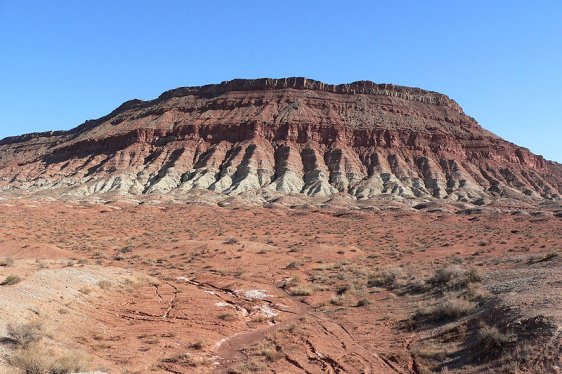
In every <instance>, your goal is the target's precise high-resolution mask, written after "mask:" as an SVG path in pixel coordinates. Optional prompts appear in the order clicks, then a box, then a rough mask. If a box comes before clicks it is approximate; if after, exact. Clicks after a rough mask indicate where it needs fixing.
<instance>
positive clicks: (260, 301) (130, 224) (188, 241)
mask: <svg viewBox="0 0 562 374" xmlns="http://www.w3.org/2000/svg"><path fill="white" fill-rule="evenodd" d="M464 213H466V212H464ZM561 222H562V221H561V220H560V218H556V217H555V216H554V215H552V214H541V213H540V212H539V213H536V212H535V213H534V214H523V213H521V212H519V214H508V213H501V212H493V211H489V212H485V213H483V214H457V213H452V212H446V211H438V212H434V213H430V212H420V211H415V210H411V209H395V210H393V209H389V210H380V211H374V210H346V211H337V210H335V209H334V208H316V207H308V208H306V209H290V208H286V207H281V206H279V207H277V206H274V205H272V206H270V208H269V209H268V208H264V207H243V206H236V207H234V206H230V207H218V206H213V205H209V206H203V205H197V204H192V205H180V204H157V205H152V204H150V203H146V204H142V205H133V204H126V203H113V204H105V205H94V204H79V203H62V202H38V201H26V200H12V201H4V202H2V204H1V205H0V225H1V227H2V230H1V231H0V261H4V262H3V263H2V264H3V266H0V281H1V280H3V279H5V278H7V277H8V276H9V275H17V276H19V277H20V281H19V282H18V283H17V284H13V285H3V286H0V316H1V319H0V333H2V334H4V335H5V333H6V326H7V324H8V323H25V322H28V321H31V320H38V321H40V322H41V323H42V324H43V325H44V326H45V327H44V329H45V330H47V331H48V333H47V334H46V336H45V337H44V338H43V340H44V342H46V344H47V343H48V345H49V346H50V347H56V349H59V350H61V351H62V350H74V351H78V352H81V354H84V355H86V356H87V357H88V360H87V361H88V362H89V366H90V368H91V369H98V370H101V371H103V372H111V373H125V372H127V373H146V372H154V373H160V372H161V373H245V372H266V373H373V374H374V373H428V372H432V371H437V372H439V371H441V372H447V370H448V372H462V373H472V372H524V373H550V372H552V373H556V372H560V367H561V364H560V347H561V345H560V333H559V330H560V322H561V320H562V311H561V309H560V305H561V304H560V302H561V294H562V293H561V292H560V286H561V284H562V273H561V271H560V269H561V267H560V262H561V261H560V251H561V248H562V223H561ZM439 269H441V270H439ZM443 269H445V270H443ZM4 343H5V342H4ZM4 343H0V357H2V359H1V360H0V369H1V368H2V365H3V367H5V368H6V369H8V367H9V366H10V365H9V363H10V361H9V355H10V354H11V353H12V352H14V350H15V349H16V348H14V347H13V346H12V345H10V344H7V343H6V344H4Z"/></svg>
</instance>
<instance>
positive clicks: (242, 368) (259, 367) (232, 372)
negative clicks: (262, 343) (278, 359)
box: [228, 360, 265, 374]
mask: <svg viewBox="0 0 562 374" xmlns="http://www.w3.org/2000/svg"><path fill="white" fill-rule="evenodd" d="M263 370H265V365H264V364H263V363H261V362H257V361H254V360H249V361H246V362H244V363H242V364H239V365H237V366H235V367H232V368H229V369H228V374H244V373H251V372H260V371H263Z"/></svg>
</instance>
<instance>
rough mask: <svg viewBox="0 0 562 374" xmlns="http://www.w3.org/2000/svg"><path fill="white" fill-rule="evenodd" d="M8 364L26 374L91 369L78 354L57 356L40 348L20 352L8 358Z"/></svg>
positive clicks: (34, 347)
mask: <svg viewBox="0 0 562 374" xmlns="http://www.w3.org/2000/svg"><path fill="white" fill-rule="evenodd" d="M7 361H8V363H9V364H10V365H11V366H14V367H16V368H18V369H20V370H21V371H22V372H23V373H25V374H68V373H78V372H84V371H87V370H88V369H89V365H90V363H89V361H88V360H87V359H86V358H85V357H84V356H82V355H80V354H78V353H67V354H64V355H56V354H54V353H53V352H52V351H49V350H46V349H44V348H42V347H38V346H34V345H32V346H29V347H26V348H24V349H21V350H18V351H17V352H15V353H14V354H13V355H12V356H11V357H9V358H8V360H7Z"/></svg>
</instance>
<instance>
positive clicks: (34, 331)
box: [7, 322, 43, 347]
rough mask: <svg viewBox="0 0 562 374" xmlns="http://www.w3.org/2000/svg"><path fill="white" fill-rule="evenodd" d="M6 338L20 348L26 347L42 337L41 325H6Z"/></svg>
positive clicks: (33, 323)
mask: <svg viewBox="0 0 562 374" xmlns="http://www.w3.org/2000/svg"><path fill="white" fill-rule="evenodd" d="M7 330H8V338H9V339H10V340H12V341H13V342H14V343H15V344H17V345H18V346H21V347H27V346H29V345H30V344H32V343H35V342H37V341H39V340H41V338H42V337H43V332H42V325H41V323H39V322H31V323H22V324H17V325H14V324H11V323H10V324H8V327H7Z"/></svg>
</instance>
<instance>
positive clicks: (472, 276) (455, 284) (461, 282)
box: [427, 265, 482, 290]
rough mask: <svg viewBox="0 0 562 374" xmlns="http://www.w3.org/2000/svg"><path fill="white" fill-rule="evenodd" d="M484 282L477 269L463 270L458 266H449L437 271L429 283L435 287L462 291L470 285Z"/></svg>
mask: <svg viewBox="0 0 562 374" xmlns="http://www.w3.org/2000/svg"><path fill="white" fill-rule="evenodd" d="M480 281H482V277H481V276H480V274H479V273H478V271H477V270H476V269H468V270H463V269H461V268H460V267H459V266H458V265H449V266H447V267H444V268H441V269H437V270H436V271H435V274H433V276H432V277H431V278H429V279H428V281H427V283H428V284H430V285H431V286H433V287H443V288H447V289H451V290H462V289H465V288H467V287H468V285H469V284H470V283H476V282H480Z"/></svg>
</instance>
